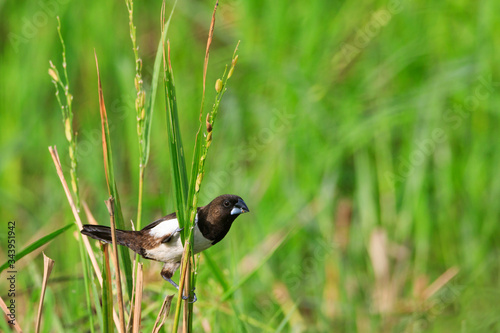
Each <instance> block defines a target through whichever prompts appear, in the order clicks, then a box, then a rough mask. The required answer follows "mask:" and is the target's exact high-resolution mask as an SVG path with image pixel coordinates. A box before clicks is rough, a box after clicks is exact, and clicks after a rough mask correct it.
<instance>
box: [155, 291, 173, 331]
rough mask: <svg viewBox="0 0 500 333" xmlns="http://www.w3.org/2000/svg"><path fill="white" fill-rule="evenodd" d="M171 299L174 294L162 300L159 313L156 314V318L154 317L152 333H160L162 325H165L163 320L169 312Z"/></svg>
mask: <svg viewBox="0 0 500 333" xmlns="http://www.w3.org/2000/svg"><path fill="white" fill-rule="evenodd" d="M173 298H174V294H172V295H167V296H166V297H165V299H164V300H163V304H162V305H161V308H160V312H159V313H158V316H157V317H156V321H155V324H154V326H153V331H152V333H158V332H160V329H161V328H162V326H163V324H164V323H165V319H166V318H167V316H168V313H169V312H170V305H171V304H172V299H173Z"/></svg>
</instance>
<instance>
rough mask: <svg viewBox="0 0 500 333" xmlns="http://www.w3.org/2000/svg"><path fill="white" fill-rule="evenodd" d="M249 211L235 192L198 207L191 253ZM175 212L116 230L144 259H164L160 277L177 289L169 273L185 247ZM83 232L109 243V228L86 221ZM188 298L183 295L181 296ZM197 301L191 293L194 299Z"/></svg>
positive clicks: (224, 232)
mask: <svg viewBox="0 0 500 333" xmlns="http://www.w3.org/2000/svg"><path fill="white" fill-rule="evenodd" d="M248 212H250V210H249V209H248V206H247V205H246V203H245V201H243V199H242V198H241V197H239V196H237V195H232V194H224V195H220V196H218V197H216V198H215V199H213V200H212V201H211V202H210V203H209V204H208V205H206V206H203V207H198V208H197V214H196V216H195V224H194V230H193V233H194V236H193V238H194V241H193V252H194V253H195V254H196V253H199V252H201V251H204V250H206V249H208V248H209V247H211V246H213V245H215V244H217V243H218V242H220V241H221V240H222V239H223V238H224V237H225V236H226V235H227V233H228V232H229V229H230V228H231V226H232V224H233V222H234V220H235V219H236V218H237V217H238V216H239V215H240V214H243V213H248ZM181 231H182V229H181V228H179V221H178V220H177V214H176V213H175V212H174V213H171V214H168V215H166V216H164V217H162V218H160V219H158V220H156V221H154V222H151V223H150V224H148V225H147V226H145V227H144V228H142V229H141V230H139V231H132V230H119V229H116V232H115V235H116V242H117V244H119V245H123V246H126V247H128V248H129V249H131V250H132V251H134V252H135V253H138V254H139V255H141V256H142V257H143V258H145V259H149V260H155V261H160V262H163V263H164V265H163V268H162V270H161V273H160V274H161V276H162V277H163V279H165V280H166V281H168V282H170V283H171V284H172V285H173V286H174V287H175V288H176V289H177V290H179V285H178V284H177V283H175V282H174V281H173V280H172V276H173V275H174V273H175V272H176V271H177V269H179V266H180V264H181V259H182V253H183V251H184V247H183V245H182V241H181V237H180V233H181ZM80 232H81V233H82V234H83V235H86V236H88V237H91V238H94V239H97V240H100V241H102V242H105V243H111V242H112V241H111V228H110V227H107V226H103V225H94V224H85V225H83V229H82V230H81V231H80ZM183 298H184V299H187V297H186V296H183ZM196 300H197V298H196V294H194V295H193V302H195V301H196Z"/></svg>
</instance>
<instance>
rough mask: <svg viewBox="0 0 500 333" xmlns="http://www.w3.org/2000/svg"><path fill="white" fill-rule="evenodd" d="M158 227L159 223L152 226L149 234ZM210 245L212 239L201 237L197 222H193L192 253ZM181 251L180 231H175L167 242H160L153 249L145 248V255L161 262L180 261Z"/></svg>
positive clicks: (155, 231) (182, 249) (154, 231)
mask: <svg viewBox="0 0 500 333" xmlns="http://www.w3.org/2000/svg"><path fill="white" fill-rule="evenodd" d="M158 227H160V225H159V226H157V227H155V228H153V229H152V230H151V234H153V233H157V232H158V229H159V228H158ZM157 228H158V229H157ZM155 229H157V230H155ZM211 246H212V241H211V240H209V239H206V238H205V237H203V234H202V233H201V231H200V229H199V228H198V224H195V226H194V244H193V251H194V253H195V254H196V253H199V252H201V251H203V250H206V249H208V248H209V247H211ZM183 251H184V248H183V246H182V241H181V237H180V233H179V232H176V233H175V235H174V236H173V237H172V238H171V239H170V241H169V242H167V243H163V244H160V245H159V246H158V247H156V248H154V249H150V250H146V257H147V258H151V259H154V260H158V261H161V262H179V261H181V258H182V253H183Z"/></svg>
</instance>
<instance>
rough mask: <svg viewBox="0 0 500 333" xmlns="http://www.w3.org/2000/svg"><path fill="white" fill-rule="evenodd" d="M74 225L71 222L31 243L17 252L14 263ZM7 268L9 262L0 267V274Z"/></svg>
mask: <svg viewBox="0 0 500 333" xmlns="http://www.w3.org/2000/svg"><path fill="white" fill-rule="evenodd" d="M74 225H75V224H74V223H73V222H72V223H70V224H68V225H66V226H64V227H62V228H61V229H58V230H56V231H54V232H52V233H50V234H48V235H47V236H44V237H42V238H40V239H39V240H37V241H35V242H33V243H31V244H30V245H28V246H27V247H26V248H24V249H23V250H21V252H19V253H18V254H17V255H16V256H15V258H14V260H15V261H19V260H20V259H21V258H22V257H24V256H25V255H27V254H30V253H31V252H33V251H35V250H36V249H38V248H39V247H40V246H43V245H45V244H47V243H48V242H50V241H51V240H53V239H54V238H56V237H57V236H59V235H60V234H62V233H63V232H65V231H66V230H68V229H69V228H71V227H72V226H74ZM7 267H9V262H8V261H7V262H6V263H4V264H3V265H2V266H0V273H1V272H2V271H3V270H5V269H6V268H7Z"/></svg>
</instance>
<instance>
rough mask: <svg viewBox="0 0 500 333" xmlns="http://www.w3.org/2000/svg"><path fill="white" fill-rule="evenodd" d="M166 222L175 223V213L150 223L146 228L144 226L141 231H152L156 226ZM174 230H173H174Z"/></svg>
mask: <svg viewBox="0 0 500 333" xmlns="http://www.w3.org/2000/svg"><path fill="white" fill-rule="evenodd" d="M168 220H176V221H177V214H176V213H175V212H173V213H171V214H168V215H167V216H164V217H162V218H160V219H158V220H156V221H154V222H151V223H150V224H148V225H147V226H145V227H144V228H142V230H148V229H153V228H154V227H156V226H157V225H158V224H160V223H162V222H164V221H168ZM174 230H175V229H174Z"/></svg>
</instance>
